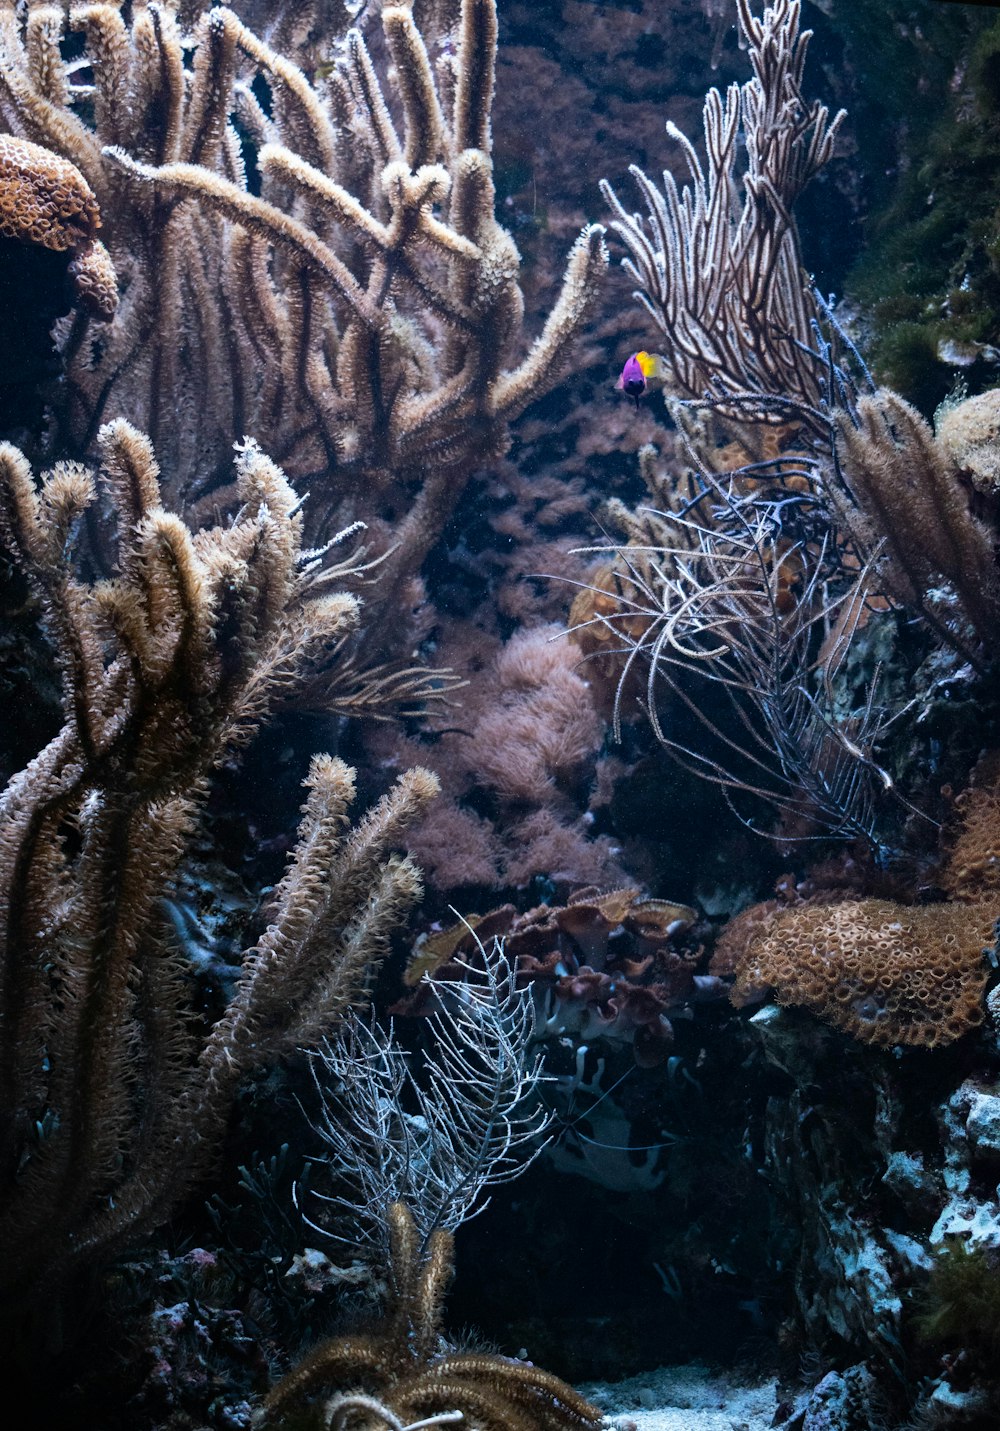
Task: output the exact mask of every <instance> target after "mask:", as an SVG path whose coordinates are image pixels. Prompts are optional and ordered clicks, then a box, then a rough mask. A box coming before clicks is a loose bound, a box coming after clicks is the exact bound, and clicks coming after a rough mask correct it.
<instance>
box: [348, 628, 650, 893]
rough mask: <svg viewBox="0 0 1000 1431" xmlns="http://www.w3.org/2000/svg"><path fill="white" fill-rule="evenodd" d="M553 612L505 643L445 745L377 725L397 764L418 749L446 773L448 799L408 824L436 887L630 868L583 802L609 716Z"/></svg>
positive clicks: (602, 880) (597, 876) (615, 875)
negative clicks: (407, 738) (603, 715)
mask: <svg viewBox="0 0 1000 1431" xmlns="http://www.w3.org/2000/svg"><path fill="white" fill-rule="evenodd" d="M561 637H562V631H561V628H560V627H558V626H557V625H555V624H549V625H545V626H536V627H533V628H532V629H530V630H527V631H520V632H518V633H517V634H516V635H515V636H513V637H512V638H511V639H510V641H508V642H507V644H506V645H505V646H502V647H498V648H497V649H496V653H495V655H494V657H493V659H492V661H491V662H490V663H489V664H488V666H487V668H486V669H485V670H484V671H482V672H481V673H479V674H478V676H476V677H475V678H474V680H473V682H472V683H471V684H470V686H469V688H468V689H467V690H466V691H464V692H462V700H461V705H460V709H459V712H458V713H457V715H456V714H455V713H452V715H451V716H450V717H449V726H448V728H447V729H446V730H445V731H443V732H442V734H441V736H440V739H439V740H438V741H437V743H436V744H435V745H423V744H417V743H416V742H406V743H403V744H402V745H401V743H400V741H399V739H398V737H397V736H396V735H395V734H394V733H393V732H392V731H389V730H387V731H385V732H382V731H376V732H373V733H372V737H371V742H370V747H371V749H372V751H373V753H374V754H375V755H376V756H378V755H379V754H380V753H381V754H382V757H383V759H384V760H387V761H388V762H389V763H391V764H393V765H394V764H395V763H396V762H397V761H399V760H402V761H403V762H408V761H409V760H410V759H411V757H416V756H417V754H418V752H419V759H420V760H421V761H422V762H423V763H424V764H426V765H428V766H429V767H430V768H431V769H433V770H435V771H436V772H437V773H438V775H439V776H440V779H441V782H442V787H443V792H444V796H445V799H443V800H441V801H440V802H438V805H437V806H436V808H435V809H434V810H433V811H431V812H429V814H428V816H427V818H426V819H425V820H423V821H421V823H420V824H419V825H418V826H416V827H415V828H413V829H412V830H411V831H410V832H409V833H408V836H407V848H408V849H409V851H410V853H411V854H412V855H413V856H414V858H415V859H416V860H417V861H418V862H419V864H420V866H421V868H422V869H423V870H424V871H425V872H426V875H427V878H428V880H429V881H430V882H431V883H432V884H433V885H434V886H436V887H437V888H438V889H441V890H447V889H454V888H461V887H463V886H465V887H468V886H470V885H482V886H485V887H487V888H500V887H503V886H508V885H514V886H518V885H524V884H526V883H527V882H528V881H529V880H530V879H531V878H532V877H533V876H534V875H538V874H543V875H548V876H550V877H552V878H555V879H562V880H566V881H569V882H572V883H575V884H589V883H593V884H601V885H608V884H615V883H620V882H621V880H622V878H623V876H622V872H621V870H620V868H619V867H618V864H617V854H618V851H617V850H616V849H615V847H614V845H613V843H612V841H610V840H609V839H608V838H607V837H606V836H598V837H597V838H591V836H590V830H589V821H588V819H587V816H586V815H584V816H582V817H581V815H580V814H579V808H580V800H581V798H582V797H580V795H579V792H580V790H581V788H582V789H583V790H586V788H587V786H588V785H589V783H590V782H591V781H592V779H593V775H594V765H595V751H597V749H598V748H599V746H600V742H601V737H602V734H603V724H602V722H601V720H600V718H599V716H598V715H597V712H596V711H595V709H594V704H593V701H592V698H591V692H590V688H589V686H588V684H587V681H586V680H585V679H584V674H583V673H581V670H580V668H579V653H578V651H577V650H576V648H575V647H574V646H573V645H572V644H571V643H570V642H567V641H566V640H564V639H560V638H561Z"/></svg>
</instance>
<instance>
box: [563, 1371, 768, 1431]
mask: <svg viewBox="0 0 1000 1431" xmlns="http://www.w3.org/2000/svg"><path fill="white" fill-rule="evenodd" d="M579 1389H580V1391H582V1392H583V1394H584V1396H586V1397H588V1398H589V1399H590V1400H591V1401H593V1402H594V1403H595V1405H597V1406H599V1407H600V1408H601V1410H602V1411H604V1413H605V1414H606V1416H607V1417H608V1419H609V1420H610V1421H612V1422H613V1423H615V1424H616V1425H617V1426H618V1427H619V1428H621V1431H627V1428H629V1427H630V1426H634V1427H635V1428H636V1431H768V1428H769V1427H770V1426H771V1425H772V1423H773V1421H774V1413H775V1408H776V1406H777V1396H776V1388H775V1382H774V1379H773V1378H770V1379H768V1380H767V1381H761V1382H758V1383H756V1384H753V1385H747V1384H746V1383H745V1382H743V1381H734V1380H731V1379H730V1378H729V1377H728V1376H727V1375H726V1374H725V1373H724V1372H721V1371H714V1370H711V1369H709V1368H708V1367H706V1366H702V1365H700V1364H698V1363H692V1364H690V1365H688V1366H667V1367H661V1368H660V1370H659V1371H651V1372H644V1373H643V1375H641V1376H634V1377H632V1378H631V1379H630V1380H629V1381H619V1382H615V1383H613V1384H609V1383H608V1382H591V1383H589V1384H588V1385H586V1386H581V1387H580V1388H579Z"/></svg>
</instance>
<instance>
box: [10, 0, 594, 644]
mask: <svg viewBox="0 0 1000 1431" xmlns="http://www.w3.org/2000/svg"><path fill="white" fill-rule="evenodd" d="M197 8H200V7H197ZM67 15H68V12H67ZM381 18H382V26H381V30H382V33H381V35H378V36H377V41H378V48H379V50H380V51H384V54H385V55H386V56H387V58H388V60H389V61H390V62H391V64H392V66H393V67H394V75H395V82H394V83H395V93H396V94H398V96H399V99H400V108H401V111H402V113H401V120H402V123H401V124H399V123H398V121H397V120H396V119H394V117H393V112H392V110H393V106H392V105H391V104H390V102H389V100H387V98H386V93H385V88H384V85H383V82H382V81H380V79H379V75H378V72H377V68H376V65H375V61H374V60H373V58H372V53H371V50H370V47H369V44H368V42H367V41H366V39H365V36H364V35H363V33H362V31H361V30H360V29H357V28H355V29H350V30H349V31H348V32H347V34H346V35H345V36H342V37H336V39H335V59H334V60H333V61H331V62H330V63H329V64H326V65H324V66H323V67H322V69H323V72H324V75H325V77H324V78H323V79H322V80H321V81H317V82H316V83H313V82H311V81H310V80H309V79H308V78H307V76H306V75H305V74H304V73H303V72H302V71H301V70H300V69H299V68H298V66H297V65H296V64H295V63H294V62H293V61H292V60H290V59H288V58H286V57H284V56H283V55H281V54H280V53H279V52H278V51H277V50H275V49H274V48H273V47H272V46H271V45H270V44H268V43H267V42H266V41H265V40H263V39H261V38H260V37H259V36H257V35H256V34H254V32H253V31H252V30H250V29H249V28H248V26H247V25H246V24H244V23H243V21H242V20H241V19H240V18H239V17H238V16H237V15H236V14H235V13H234V12H233V11H232V10H228V9H225V8H222V7H218V8H215V9H212V10H210V11H208V12H207V13H204V14H202V15H200V16H199V18H198V20H197V23H196V25H195V29H194V33H193V35H191V36H188V35H187V34H186V33H185V31H184V29H183V28H182V24H181V19H182V17H178V16H177V15H175V14H174V13H173V12H172V11H170V10H168V9H160V8H159V7H153V8H152V9H147V8H146V7H139V8H136V10H135V12H134V14H132V16H131V19H130V21H128V20H127V19H126V13H125V12H123V11H122V9H121V7H120V6H119V5H112V4H108V5H99V6H92V7H89V8H86V9H84V10H82V11H80V12H79V13H77V12H74V13H73V16H72V19H71V25H72V28H73V29H76V28H79V29H80V30H81V31H82V33H83V39H84V43H85V46H86V53H87V56H88V59H89V62H90V66H91V70H92V73H93V78H94V96H93V114H94V127H93V128H90V127H88V125H87V124H86V123H85V122H84V120H83V119H82V118H81V117H80V115H79V114H78V113H77V112H76V111H75V104H76V101H77V99H78V96H77V95H76V94H75V93H74V85H73V72H72V71H71V70H70V69H69V68H68V67H67V65H66V63H65V61H64V60H63V59H62V56H61V54H60V48H59V47H60V44H61V43H62V42H63V39H64V36H65V35H66V30H65V28H64V25H65V17H64V19H63V20H62V21H59V20H57V18H56V14H55V12H52V13H50V12H49V11H48V10H45V11H37V10H34V9H33V10H31V11H30V13H29V15H28V16H27V18H26V19H23V20H22V17H21V16H20V14H19V11H18V10H17V7H16V6H14V5H13V4H6V5H5V6H4V7H3V11H2V13H0V51H2V55H3V61H4V64H3V74H4V80H3V85H2V92H0V119H2V120H3V122H4V123H5V124H6V126H7V127H8V128H9V129H10V130H11V131H12V132H13V133H14V134H17V135H24V136H25V137H27V138H30V139H31V140H32V141H41V142H44V143H45V144H47V145H49V146H51V147H52V148H54V149H55V150H57V151H58V152H60V153H62V154H63V155H64V156H65V157H66V158H67V159H69V160H71V161H72V162H73V163H74V164H76V165H77V167H78V168H79V169H80V170H81V172H82V173H83V174H84V176H85V177H86V179H87V180H88V182H89V183H90V184H91V186H92V187H93V189H94V191H95V193H96V194H97V195H98V200H99V202H100V205H101V212H102V214H103V217H104V222H105V225H106V227H107V232H108V237H109V244H110V248H111V253H112V256H113V258H114V261H115V264H116V267H117V268H118V269H119V271H120V273H121V274H122V277H123V280H124V281H126V282H127V286H128V297H127V301H126V302H125V303H124V304H123V305H122V307H121V308H120V310H119V312H118V314H117V315H116V317H115V320H114V322H113V323H112V324H111V328H110V331H104V330H102V331H101V333H100V334H99V335H98V334H97V333H95V332H92V331H91V330H90V328H89V327H88V324H87V322H86V321H80V322H76V323H74V324H72V325H71V326H70V327H69V328H68V329H67V331H66V332H65V333H64V335H63V342H62V348H63V358H64V363H65V365H66V369H67V378H68V392H69V397H70V402H69V413H68V423H67V436H68V438H69V440H70V441H71V442H72V443H73V445H74V446H75V448H76V450H77V452H78V453H79V454H81V455H82V454H83V453H85V452H86V451H87V450H88V449H89V447H90V444H91V442H92V439H93V434H94V432H95V431H96V429H97V427H98V425H99V424H100V423H101V422H102V421H103V420H105V419H106V418H107V417H108V416H112V415H116V414H127V415H128V416H129V418H130V420H132V421H135V422H137V423H139V424H140V425H141V426H142V427H143V428H144V429H145V430H148V431H149V432H150V434H151V436H152V437H153V440H154V442H156V443H157V445H158V447H159V448H160V449H161V451H162V453H163V457H164V461H165V463H166V464H167V466H168V468H169V469H170V470H171V471H172V472H173V474H174V477H173V480H174V481H175V482H176V483H177V484H178V488H177V494H176V495H177V496H178V497H180V496H183V497H185V498H187V499H188V500H190V499H192V498H194V497H204V496H206V495H213V496H214V493H215V489H216V488H217V487H218V486H219V484H220V482H221V480H222V472H223V471H224V464H223V454H224V453H225V449H226V447H227V446H228V444H229V442H231V441H232V440H233V438H234V437H237V436H239V435H240V434H242V433H244V432H247V431H252V432H255V433H257V434H258V435H259V436H260V437H261V439H262V440H265V441H266V442H267V445H268V449H269V451H271V452H273V453H274V454H275V456H276V458H277V460H278V461H280V462H282V463H283V464H284V465H285V466H286V468H287V470H288V471H289V474H290V475H292V476H293V477H295V478H297V479H299V480H300V481H303V482H304V483H305V484H306V485H308V486H309V488H310V490H311V494H312V500H311V503H310V512H309V516H310V522H311V524H312V528H313V531H314V533H317V534H318V533H321V532H322V533H325V534H326V535H327V536H329V535H330V534H331V533H332V532H334V531H336V530H338V529H339V528H342V527H344V526H346V525H347V524H348V523H350V522H352V521H357V520H364V521H365V522H367V523H368V524H369V525H370V526H371V527H372V529H373V532H374V533H377V534H378V535H379V536H380V537H381V538H383V539H384V542H383V545H384V546H385V547H387V548H388V550H387V551H385V552H384V561H383V563H382V566H381V573H380V574H381V581H380V583H379V586H378V588H377V590H376V592H375V594H374V596H373V598H372V600H371V601H370V602H369V610H368V625H369V629H372V628H373V627H374V626H375V625H376V613H381V615H382V617H383V618H388V616H389V614H390V613H392V614H393V619H394V620H396V619H397V618H398V610H399V601H400V597H401V593H402V589H403V586H404V585H405V583H406V582H407V580H408V579H409V578H410V577H412V576H413V575H414V574H415V573H416V572H417V571H418V570H419V568H420V565H421V563H422V562H423V560H424V558H425V557H426V555H427V553H428V551H429V550H430V548H431V546H432V545H433V544H434V543H435V542H436V541H437V540H438V539H439V537H440V534H441V530H442V528H443V526H444V524H445V522H446V520H447V518H448V516H449V514H450V512H451V511H452V510H453V508H454V505H455V503H456V501H457V500H458V498H459V496H460V494H461V492H462V489H463V487H464V485H465V484H466V482H467V481H468V480H469V477H470V476H471V474H472V471H473V469H474V468H475V467H476V466H477V465H483V464H484V463H486V462H487V461H489V460H490V459H491V458H492V457H495V456H497V455H498V454H499V453H501V452H502V451H503V449H504V447H505V445H506V442H507V424H508V423H509V421H510V419H511V418H512V417H513V416H515V415H516V414H517V413H518V412H520V411H521V410H522V409H523V408H524V407H525V406H526V405H527V404H528V402H529V401H531V400H532V399H533V398H535V397H537V396H538V395H539V394H541V393H543V392H545V391H546V390H547V389H548V388H550V387H551V386H552V385H553V384H554V383H555V381H556V380H557V379H558V377H559V376H560V375H561V374H562V373H563V372H565V370H566V367H567V365H568V362H569V358H570V353H571V348H572V342H573V339H574V337H575V335H576V334H577V333H578V331H579V329H580V327H581V325H582V323H583V321H584V319H585V317H586V314H587V311H588V308H589V307H590V305H591V304H592V301H593V299H594V296H595V294H596V290H597V286H598V284H599V282H600V279H601V276H602V274H603V270H604V267H605V264H606V254H605V251H604V246H603V242H602V237H601V235H602V230H601V229H600V228H599V227H590V228H588V229H586V230H585V231H584V232H583V234H582V235H581V236H580V238H579V239H578V241H577V243H576V244H575V246H574V248H573V250H572V252H571V254H570V256H569V259H568V263H567V268H566V273H565V280H564V283H563V287H562V292H561V295H560V297H559V299H558V301H557V302H556V304H555V306H554V307H553V309H552V311H551V313H550V314H549V316H548V319H547V322H546V324H545V327H544V329H543V331H542V333H541V334H540V335H539V336H538V337H537V338H536V339H535V341H534V343H533V344H532V345H531V346H530V349H529V351H528V352H527V353H524V351H523V350H524V348H525V347H526V346H527V344H526V341H525V338H524V335H523V334H522V316H523V302H522V297H521V292H520V289H519V287H518V266H519V260H518V253H517V249H516V247H515V245H514V243H513V240H512V239H511V237H510V235H509V234H508V233H507V232H506V231H505V230H504V229H503V228H502V227H501V226H500V225H499V224H498V223H497V222H496V220H495V218H494V183H493V172H492V160H491V131H490V107H491V103H492V98H493V88H494V68H495V53H496V27H497V22H496V10H495V6H494V3H493V0H462V3H461V4H458V3H456V5H455V6H453V7H451V9H450V10H449V11H448V13H447V14H445V13H441V14H433V15H428V19H429V20H430V21H431V23H432V24H433V25H434V26H435V28H434V31H433V33H430V32H429V33H428V35H427V36H426V38H425V36H424V35H423V34H422V33H421V30H420V29H419V28H418V26H417V23H416V21H415V19H414V15H413V13H412V10H411V8H410V7H409V6H408V5H406V4H399V5H387V6H385V7H384V8H383V10H382V17H381ZM453 28H454V29H455V30H456V31H457V36H456V40H455V44H454V47H453V43H452V32H453ZM331 38H333V37H331ZM374 42H375V40H374V38H373V43H374ZM186 45H191V46H192V47H193V51H194V54H193V59H192V65H191V82H190V83H187V82H186V80H185V78H184V75H185V59H184V51H185V46H186ZM428 46H430V48H431V50H432V51H434V50H436V51H437V52H438V55H439V56H440V58H441V63H440V64H438V65H436V66H435V64H434V63H433V61H432V56H431V53H429V49H428ZM255 84H256V86H257V90H258V91H260V93H261V94H264V93H266V95H267V102H266V104H262V102H261V99H260V98H259V97H258V93H257V91H255V88H254V86H255ZM237 125H238V126H239V130H240V132H241V133H243V134H245V135H247V137H248V140H249V142H250V144H251V145H252V149H253V165H252V169H248V166H247V164H246V163H245V161H244V158H243V155H242V153H241V149H240V140H239V136H238V133H237V128H236V126H237ZM179 408H184V409H186V410H187V411H189V412H190V414H191V420H190V422H188V423H184V424H178V423H177V422H176V421H175V420H174V416H173V414H174V413H175V412H176V411H177V410H178V409H179Z"/></svg>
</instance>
